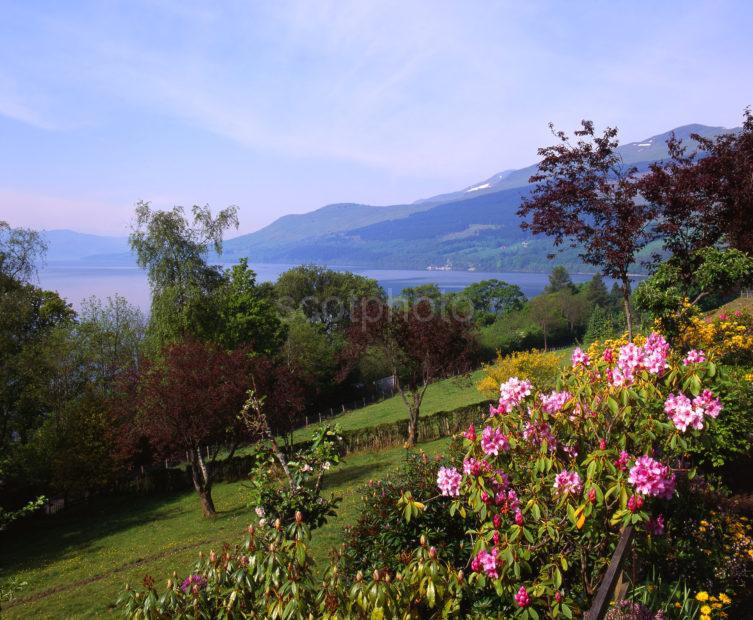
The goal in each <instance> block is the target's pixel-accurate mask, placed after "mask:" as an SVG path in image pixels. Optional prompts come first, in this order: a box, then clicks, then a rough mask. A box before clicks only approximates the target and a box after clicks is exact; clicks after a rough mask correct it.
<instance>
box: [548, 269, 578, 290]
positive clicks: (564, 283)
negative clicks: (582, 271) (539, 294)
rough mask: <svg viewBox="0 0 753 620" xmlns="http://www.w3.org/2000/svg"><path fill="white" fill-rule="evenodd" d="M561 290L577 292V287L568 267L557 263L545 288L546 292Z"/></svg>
mask: <svg viewBox="0 0 753 620" xmlns="http://www.w3.org/2000/svg"><path fill="white" fill-rule="evenodd" d="M561 291H566V292H569V293H575V291H576V288H575V285H574V284H573V281H572V279H571V278H570V274H569V273H568V271H567V269H565V267H563V266H562V265H557V266H556V267H555V268H554V269H552V272H551V273H550V274H549V284H547V285H546V287H545V288H544V292H545V293H559V292H561Z"/></svg>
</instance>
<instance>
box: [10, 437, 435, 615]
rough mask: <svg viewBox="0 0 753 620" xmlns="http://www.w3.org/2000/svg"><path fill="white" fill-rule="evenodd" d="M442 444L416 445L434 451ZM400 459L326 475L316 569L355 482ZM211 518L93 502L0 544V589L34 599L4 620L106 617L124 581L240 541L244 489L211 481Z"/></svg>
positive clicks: (141, 501)
mask: <svg viewBox="0 0 753 620" xmlns="http://www.w3.org/2000/svg"><path fill="white" fill-rule="evenodd" d="M448 441H449V440H448V439H442V440H438V441H434V442H430V443H427V444H423V445H422V446H420V447H421V448H422V449H423V450H425V451H426V452H428V453H436V452H440V451H442V450H443V449H444V448H445V446H446V445H447V443H448ZM404 456H405V450H404V449H402V448H393V449H389V450H383V451H379V452H376V453H375V452H369V453H360V454H352V455H350V456H348V457H347V458H346V461H345V463H344V464H343V465H341V466H340V467H338V468H337V469H335V470H334V471H332V472H331V473H330V474H328V476H327V478H326V482H325V493H326V494H329V493H334V494H335V495H338V496H340V497H342V498H343V501H342V504H341V505H340V510H339V514H338V516H337V517H336V518H334V519H332V520H331V521H330V522H329V523H328V524H327V525H326V526H324V527H322V528H320V529H319V530H316V531H315V532H314V538H313V541H312V542H313V545H312V553H313V555H314V557H315V559H316V560H317V561H318V562H319V563H320V564H322V563H325V562H326V561H327V557H328V551H329V549H330V548H332V547H333V546H335V545H337V544H339V543H340V542H341V540H342V531H343V527H344V526H345V525H346V524H348V523H349V522H350V521H352V519H353V518H354V516H355V514H356V513H357V510H358V508H359V504H360V501H359V496H358V493H357V489H358V487H359V485H361V484H363V483H365V482H366V481H368V480H369V479H371V478H378V477H382V476H384V474H385V473H386V472H387V471H389V470H390V469H391V468H392V467H394V466H396V465H398V464H399V463H400V462H401V460H402V459H403V458H404ZM213 496H214V499H215V505H216V507H217V510H218V511H219V514H218V515H217V517H216V518H214V519H212V520H206V519H203V518H202V516H201V511H200V509H199V502H198V499H197V497H196V495H195V494H194V493H184V494H177V495H172V496H168V497H165V496H161V497H155V498H134V497H130V498H118V499H114V500H108V501H100V502H97V503H93V504H92V506H91V507H89V509H88V511H86V512H84V511H79V510H76V511H71V512H69V513H63V514H62V515H60V516H58V517H55V518H52V519H50V520H49V521H47V522H44V523H42V524H38V525H37V526H36V527H35V529H34V530H33V532H31V531H30V532H21V531H19V532H18V536H17V537H16V538H15V539H14V538H8V539H7V540H3V553H2V556H0V582H5V581H7V580H8V579H10V578H18V579H20V580H21V581H26V582H27V584H28V585H27V586H26V587H25V588H24V589H23V590H22V591H21V592H20V593H19V594H18V596H19V597H21V598H26V597H37V598H36V600H31V601H29V602H26V603H21V604H18V605H12V606H11V607H10V608H6V607H7V604H6V605H4V606H3V611H2V612H0V613H1V614H2V617H3V618H30V617H34V618H94V617H100V616H103V615H112V614H113V611H112V606H113V603H114V602H115V600H116V599H117V597H118V595H119V593H120V591H121V590H122V588H123V585H124V584H125V583H126V582H131V583H134V584H135V583H140V582H141V580H142V579H143V577H144V576H145V575H146V574H150V575H152V576H153V577H154V578H155V579H156V580H157V583H161V582H163V580H166V579H167V578H168V577H169V576H170V575H171V574H172V571H173V570H175V571H177V572H178V575H179V576H181V577H182V576H185V575H186V574H187V572H188V571H189V569H190V567H191V566H192V564H193V562H194V561H195V559H196V557H197V554H198V552H199V551H200V550H204V551H205V552H206V551H209V550H210V549H220V548H221V546H222V543H224V542H228V543H230V544H235V543H237V542H238V541H240V539H241V537H242V535H243V531H244V529H245V527H246V526H247V525H248V523H249V522H250V516H251V511H250V510H249V509H247V508H246V506H245V504H246V501H247V496H248V493H247V491H246V489H245V488H244V486H243V483H241V482H238V483H228V484H220V485H217V486H216V487H215V490H214V493H213Z"/></svg>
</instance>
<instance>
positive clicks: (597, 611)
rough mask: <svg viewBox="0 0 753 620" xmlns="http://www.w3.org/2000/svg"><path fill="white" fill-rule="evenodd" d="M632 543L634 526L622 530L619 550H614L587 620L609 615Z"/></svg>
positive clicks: (601, 619)
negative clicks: (611, 602)
mask: <svg viewBox="0 0 753 620" xmlns="http://www.w3.org/2000/svg"><path fill="white" fill-rule="evenodd" d="M632 542H633V526H632V525H628V526H627V527H626V528H625V529H624V530H622V535H621V536H620V541H619V542H618V543H617V548H616V549H615V550H614V554H613V555H612V559H611V561H610V562H609V566H608V567H607V572H606V573H605V574H604V578H603V579H602V580H601V584H600V585H599V590H598V591H597V592H596V597H595V598H594V600H593V602H592V603H591V609H589V610H588V612H587V613H586V614H585V615H584V616H583V618H584V619H585V620H603V618H604V616H605V615H606V614H607V610H608V608H609V603H610V601H611V599H612V594H613V593H614V588H615V585H616V584H617V581H618V579H619V577H620V574H621V571H622V563H623V562H624V561H625V558H626V557H627V555H628V551H629V550H630V544H631V543H632Z"/></svg>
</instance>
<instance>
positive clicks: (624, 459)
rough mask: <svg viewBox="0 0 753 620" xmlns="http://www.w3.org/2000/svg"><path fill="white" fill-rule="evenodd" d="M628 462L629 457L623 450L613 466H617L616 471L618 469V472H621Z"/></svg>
mask: <svg viewBox="0 0 753 620" xmlns="http://www.w3.org/2000/svg"><path fill="white" fill-rule="evenodd" d="M629 460H630V455H629V454H628V453H627V452H625V451H624V450H623V451H622V452H620V456H619V458H618V459H617V460H616V461H615V462H614V464H615V465H616V466H617V469H619V470H620V471H623V470H624V469H625V467H627V464H628V461H629Z"/></svg>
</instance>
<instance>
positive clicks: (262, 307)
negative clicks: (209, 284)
mask: <svg viewBox="0 0 753 620" xmlns="http://www.w3.org/2000/svg"><path fill="white" fill-rule="evenodd" d="M269 293H270V290H269V289H268V288H267V287H260V286H258V285H257V283H256V273H254V271H253V270H252V269H250V268H249V266H248V259H246V258H242V259H241V260H240V262H239V263H238V264H237V265H234V266H233V267H231V268H230V269H228V270H226V271H225V281H224V283H223V285H222V286H221V287H220V288H219V289H218V290H217V292H216V294H215V303H216V306H217V313H216V321H215V322H214V323H211V324H210V328H213V331H215V332H216V333H215V335H214V337H213V339H214V340H216V341H217V342H219V343H220V344H222V345H223V346H224V347H226V348H227V349H236V348H238V347H240V346H249V347H251V349H252V350H253V351H254V352H255V353H262V354H267V355H270V354H273V353H276V352H277V351H278V350H279V349H280V346H281V345H282V343H283V342H284V339H285V330H284V326H283V324H282V322H281V321H280V318H279V316H278V315H277V309H276V308H275V304H274V301H273V299H272V298H271V296H270V294H269Z"/></svg>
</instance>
